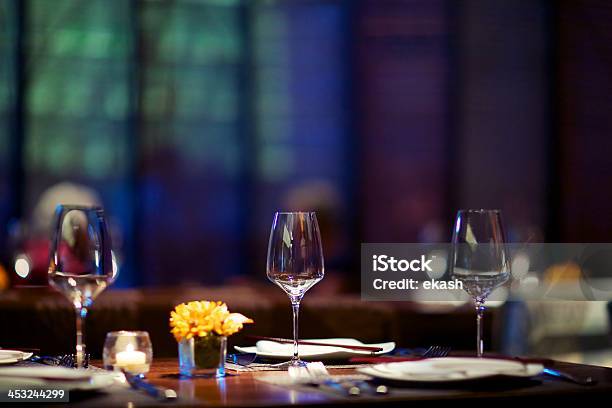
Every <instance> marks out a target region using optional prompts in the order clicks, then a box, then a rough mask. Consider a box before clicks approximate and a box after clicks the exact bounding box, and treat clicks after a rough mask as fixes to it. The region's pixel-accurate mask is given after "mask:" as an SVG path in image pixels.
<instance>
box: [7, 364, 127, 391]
mask: <svg viewBox="0 0 612 408" xmlns="http://www.w3.org/2000/svg"><path fill="white" fill-rule="evenodd" d="M114 378H115V373H113V372H110V371H104V370H99V371H98V370H96V371H93V370H75V369H72V368H65V367H52V366H40V367H34V366H27V367H4V368H0V389H8V388H11V387H13V388H14V387H15V386H16V385H20V386H29V387H33V388H36V387H49V388H59V389H64V390H70V391H76V390H82V391H93V390H100V389H103V388H106V387H108V386H110V385H112V384H113V383H114V381H115V380H114Z"/></svg>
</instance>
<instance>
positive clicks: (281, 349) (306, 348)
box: [255, 339, 361, 355]
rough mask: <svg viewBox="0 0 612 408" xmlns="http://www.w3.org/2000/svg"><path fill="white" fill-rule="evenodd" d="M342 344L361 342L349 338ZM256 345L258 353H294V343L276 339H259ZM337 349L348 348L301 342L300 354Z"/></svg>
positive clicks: (343, 340)
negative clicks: (280, 341) (276, 340)
mask: <svg viewBox="0 0 612 408" xmlns="http://www.w3.org/2000/svg"><path fill="white" fill-rule="evenodd" d="M332 340H334V339H332ZM317 341H321V340H317ZM336 342H337V339H336ZM341 344H346V345H360V344H361V343H359V342H356V341H355V340H352V341H349V339H342V343H341ZM255 346H256V347H257V353H260V354H278V355H291V354H293V344H291V343H277V342H275V341H270V340H259V341H258V342H257V343H256V345H255ZM335 350H339V351H345V350H346V349H345V348H342V347H333V346H312V345H307V344H300V354H301V355H312V354H319V353H329V352H331V351H335Z"/></svg>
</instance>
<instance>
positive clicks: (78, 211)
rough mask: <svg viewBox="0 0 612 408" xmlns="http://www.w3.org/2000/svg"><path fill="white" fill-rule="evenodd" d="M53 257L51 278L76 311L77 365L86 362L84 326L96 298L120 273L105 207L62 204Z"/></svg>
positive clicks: (56, 220) (56, 224)
mask: <svg viewBox="0 0 612 408" xmlns="http://www.w3.org/2000/svg"><path fill="white" fill-rule="evenodd" d="M53 227H54V229H53V237H52V239H51V253H50V256H49V270H48V279H49V284H50V285H51V287H53V288H54V289H56V290H57V291H58V292H60V293H61V294H63V295H64V296H65V297H66V298H67V299H68V300H69V301H70V302H71V303H72V305H73V306H74V308H75V311H76V337H77V342H76V343H77V345H76V361H77V368H82V367H83V364H84V354H85V344H84V342H83V334H82V325H83V320H84V319H85V318H86V316H87V313H88V311H89V308H90V307H91V305H92V303H93V301H94V299H95V298H96V297H97V296H98V295H99V294H100V293H101V292H102V291H104V289H106V287H107V286H108V285H110V284H111V283H112V282H113V281H114V279H115V278H116V275H117V269H116V266H115V265H114V263H113V254H112V251H111V242H110V236H109V234H108V230H107V227H106V222H105V218H104V210H103V209H102V208H101V207H87V206H76V205H58V206H57V209H56V212H55V221H54V225H53Z"/></svg>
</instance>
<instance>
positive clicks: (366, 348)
mask: <svg viewBox="0 0 612 408" xmlns="http://www.w3.org/2000/svg"><path fill="white" fill-rule="evenodd" d="M246 337H248V338H250V339H253V340H268V341H274V342H276V343H282V344H293V340H291V339H282V338H278V337H265V336H246ZM299 343H300V344H302V345H306V346H327V347H340V348H345V349H349V350H357V351H371V352H373V353H375V352H378V351H383V348H382V347H374V346H358V345H350V344H332V343H321V342H317V341H304V340H300V342H299Z"/></svg>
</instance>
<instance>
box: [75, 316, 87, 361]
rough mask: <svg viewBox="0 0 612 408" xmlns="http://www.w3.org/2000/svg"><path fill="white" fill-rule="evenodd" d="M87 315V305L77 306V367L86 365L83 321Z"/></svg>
mask: <svg viewBox="0 0 612 408" xmlns="http://www.w3.org/2000/svg"><path fill="white" fill-rule="evenodd" d="M86 317H87V308H86V307H77V308H76V368H84V367H85V342H84V341H83V323H84V322H85V318H86Z"/></svg>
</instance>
